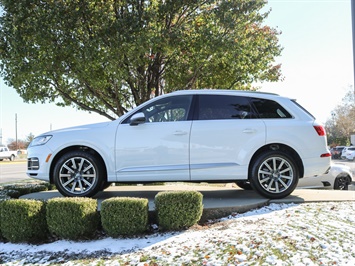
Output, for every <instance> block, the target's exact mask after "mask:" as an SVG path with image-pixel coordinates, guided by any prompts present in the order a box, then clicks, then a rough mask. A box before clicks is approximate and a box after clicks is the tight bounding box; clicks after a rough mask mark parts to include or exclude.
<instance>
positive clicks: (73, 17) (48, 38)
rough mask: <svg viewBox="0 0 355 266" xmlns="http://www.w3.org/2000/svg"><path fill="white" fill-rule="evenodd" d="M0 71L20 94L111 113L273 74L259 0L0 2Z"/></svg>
mask: <svg viewBox="0 0 355 266" xmlns="http://www.w3.org/2000/svg"><path fill="white" fill-rule="evenodd" d="M0 4H1V7H2V9H3V12H2V14H1V17H0V71H1V75H2V76H3V77H4V79H5V81H6V82H7V84H8V85H9V86H12V87H14V88H15V89H16V90H17V92H18V93H19V94H20V96H21V97H22V98H23V99H24V100H25V101H26V102H33V103H35V102H48V101H49V102H55V103H56V104H57V105H60V106H68V105H74V106H77V107H78V108H79V109H83V110H87V111H91V112H96V113H99V114H101V115H104V116H106V117H108V118H109V119H115V117H117V116H120V115H122V114H124V113H125V112H126V111H127V110H128V109H130V108H132V107H133V106H135V105H138V104H140V103H142V102H144V101H146V100H148V99H149V98H150V97H151V95H152V94H153V95H155V96H157V95H160V94H162V93H163V92H165V93H166V92H170V91H174V90H178V89H192V88H222V89H237V88H238V89H241V88H242V89H250V88H251V84H252V83H253V82H255V81H276V80H278V79H279V78H280V75H281V73H280V65H276V64H274V59H275V57H277V56H279V55H280V52H281V50H282V49H281V47H280V46H279V44H278V35H279V34H280V33H279V32H277V31H276V30H275V29H272V28H270V27H268V26H266V25H264V24H263V22H264V20H265V18H266V17H267V15H268V13H269V12H266V13H261V9H262V8H263V7H264V5H265V1H263V0H255V1H250V0H238V1H228V0H220V1H213V0H204V1H201V0H182V1H176V0H166V1H160V0H152V1H146V0H140V1H139V0H120V1H117V0H105V1H104V0H71V1H62V0H46V1H43V0H31V1H28V0H18V1H13V0H0Z"/></svg>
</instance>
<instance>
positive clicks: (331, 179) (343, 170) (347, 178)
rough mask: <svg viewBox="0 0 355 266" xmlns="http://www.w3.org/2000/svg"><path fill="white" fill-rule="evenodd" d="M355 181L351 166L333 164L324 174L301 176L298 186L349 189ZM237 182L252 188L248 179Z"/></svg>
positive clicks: (241, 186)
mask: <svg viewBox="0 0 355 266" xmlns="http://www.w3.org/2000/svg"><path fill="white" fill-rule="evenodd" d="M353 181H355V180H354V176H353V174H352V172H351V169H350V167H349V166H346V165H344V164H332V165H331V167H330V169H329V171H328V172H327V173H326V174H324V175H319V176H313V177H304V178H300V180H299V181H298V185H297V188H305V189H306V188H308V189H310V188H313V189H335V190H348V186H349V184H350V183H351V182H353ZM236 184H237V185H238V186H239V187H240V188H243V189H245V190H251V189H252V187H251V185H250V183H249V182H248V181H237V182H236Z"/></svg>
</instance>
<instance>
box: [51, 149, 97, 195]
mask: <svg viewBox="0 0 355 266" xmlns="http://www.w3.org/2000/svg"><path fill="white" fill-rule="evenodd" d="M53 174H54V176H53V179H54V183H55V185H56V187H57V189H58V191H59V192H60V193H61V194H62V195H63V196H67V197H92V196H94V195H95V194H96V193H97V192H98V191H99V190H100V189H101V185H102V183H103V180H104V176H103V174H104V171H103V166H102V164H101V162H100V161H99V160H98V159H97V158H96V157H95V156H94V155H93V154H91V153H88V152H84V151H72V152H68V153H66V154H64V155H63V156H62V157H61V158H60V159H59V160H58V161H57V163H56V164H55V167H54V171H53Z"/></svg>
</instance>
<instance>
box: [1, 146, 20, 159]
mask: <svg viewBox="0 0 355 266" xmlns="http://www.w3.org/2000/svg"><path fill="white" fill-rule="evenodd" d="M16 156H17V152H16V151H10V150H9V148H8V147H6V146H4V145H1V146H0V161H2V160H4V159H8V160H9V161H13V160H15V158H16Z"/></svg>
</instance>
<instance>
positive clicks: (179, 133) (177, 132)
mask: <svg viewBox="0 0 355 266" xmlns="http://www.w3.org/2000/svg"><path fill="white" fill-rule="evenodd" d="M174 135H175V136H183V135H187V131H181V130H176V131H175V132H174Z"/></svg>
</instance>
